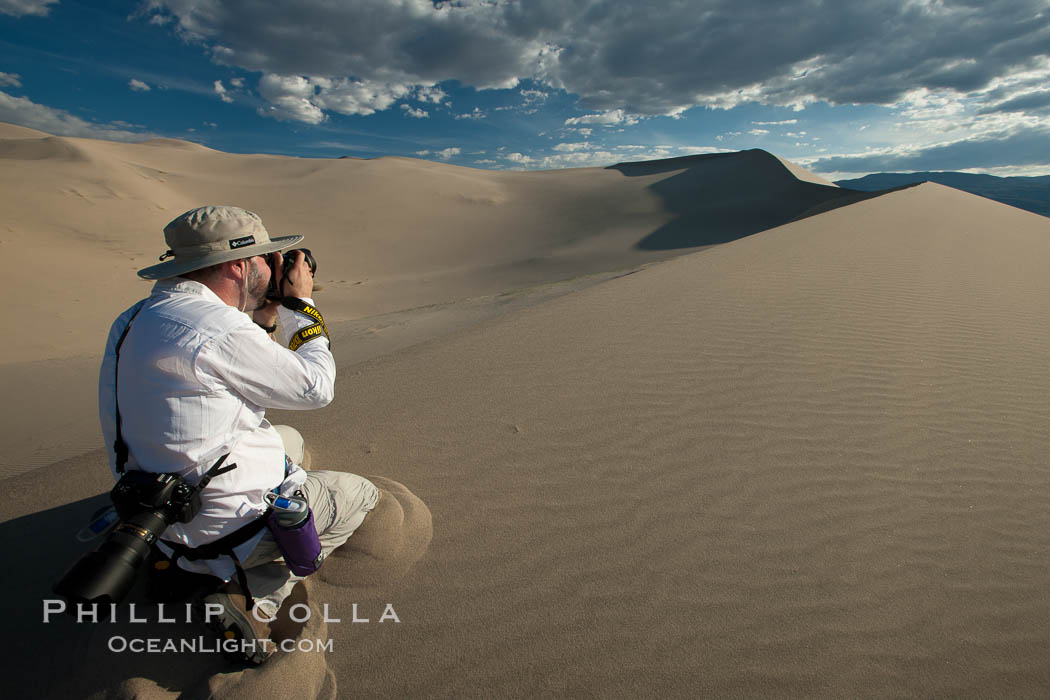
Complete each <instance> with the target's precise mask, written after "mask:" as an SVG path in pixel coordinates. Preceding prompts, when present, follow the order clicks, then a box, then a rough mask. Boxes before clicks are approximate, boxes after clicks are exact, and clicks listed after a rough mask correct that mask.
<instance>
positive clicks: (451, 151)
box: [434, 147, 460, 160]
mask: <svg viewBox="0 0 1050 700" xmlns="http://www.w3.org/2000/svg"><path fill="white" fill-rule="evenodd" d="M459 154H460V149H458V148H454V147H453V148H444V149H442V150H440V151H434V155H436V156H437V157H438V158H440V159H442V160H448V159H449V158H451V157H452V156H458V155H459Z"/></svg>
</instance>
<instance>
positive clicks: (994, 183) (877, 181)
mask: <svg viewBox="0 0 1050 700" xmlns="http://www.w3.org/2000/svg"><path fill="white" fill-rule="evenodd" d="M925 180H929V181H930V182H936V183H938V184H941V185H947V186H948V187H954V188H955V189H957V190H963V191H964V192H970V193H972V194H977V195H980V196H982V197H987V198H988V199H994V200H995V201H997V202H1002V203H1003V204H1009V205H1010V206H1011V207H1017V208H1018V209H1026V210H1028V211H1031V212H1035V213H1036V214H1042V215H1043V216H1050V175H1044V176H1042V177H995V176H994V175H972V174H970V173H876V174H874V175H866V176H864V177H862V178H858V179H856V180H836V181H835V184H836V185H838V186H839V187H845V188H847V189H851V190H861V191H863V192H873V191H875V190H887V189H890V188H892V187H900V186H901V185H910V184H912V183H916V182H923V181H925Z"/></svg>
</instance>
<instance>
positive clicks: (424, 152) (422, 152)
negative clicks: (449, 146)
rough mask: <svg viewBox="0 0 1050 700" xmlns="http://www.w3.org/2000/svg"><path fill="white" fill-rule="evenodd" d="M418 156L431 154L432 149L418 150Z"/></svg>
mask: <svg viewBox="0 0 1050 700" xmlns="http://www.w3.org/2000/svg"><path fill="white" fill-rule="evenodd" d="M416 155H417V156H429V155H430V151H416Z"/></svg>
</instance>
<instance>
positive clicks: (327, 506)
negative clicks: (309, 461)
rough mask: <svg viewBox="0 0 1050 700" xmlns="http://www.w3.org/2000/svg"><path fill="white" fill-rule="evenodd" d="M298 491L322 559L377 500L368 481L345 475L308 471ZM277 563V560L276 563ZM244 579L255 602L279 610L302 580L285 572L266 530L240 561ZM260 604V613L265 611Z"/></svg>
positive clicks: (352, 530) (340, 542) (352, 529)
mask: <svg viewBox="0 0 1050 700" xmlns="http://www.w3.org/2000/svg"><path fill="white" fill-rule="evenodd" d="M301 490H302V492H303V496H304V497H305V498H306V502H307V503H309V504H310V510H312V511H313V514H314V526H315V527H316V528H317V534H318V536H319V538H320V540H321V551H322V552H324V555H325V557H327V556H328V555H329V554H331V553H332V550H333V549H335V548H336V547H338V546H340V545H342V544H343V543H344V542H346V541H347V540H348V539H350V535H352V534H354V530H356V529H357V528H358V527H359V526H360V525H361V523H362V521H364V519H365V515H367V514H368V512H369V511H371V510H372V508H374V507H375V504H376V501H378V500H379V489H377V488H376V487H375V486H374V485H373V484H372V482H371V481H369V480H368V479H365V478H364V477H361V476H357V475H356V474H348V473H346V472H331V471H316V472H314V471H312V472H308V474H307V477H306V481H305V482H304V483H303V485H302V487H301ZM277 560H280V561H277ZM241 565H242V566H243V567H244V570H245V575H246V576H247V578H248V588H249V589H250V590H251V594H252V596H254V597H255V599H256V601H257V602H262V601H269V602H270V603H272V604H273V605H274V606H275V608H274V610H279V609H280V607H281V603H283V602H284V599H285V598H287V597H288V595H289V594H290V593H291V592H292V588H294V587H295V584H296V583H298V582H299V581H302V580H303V577H302V576H296V575H295V574H293V573H292V572H291V570H289V568H288V566H287V565H286V564H285V563H284V560H283V559H281V550H280V549H278V548H277V543H276V542H274V539H273V535H271V534H270V531H269V530H264V531H263V537H262V540H260V541H259V544H258V545H256V547H255V549H253V550H252V553H251V554H250V555H248V557H247V558H246V559H245V560H244V561H242V562H241ZM267 607H268V606H267V605H266V604H265V603H264V604H263V608H262V610H263V611H264V612H273V611H267V610H266V608H267Z"/></svg>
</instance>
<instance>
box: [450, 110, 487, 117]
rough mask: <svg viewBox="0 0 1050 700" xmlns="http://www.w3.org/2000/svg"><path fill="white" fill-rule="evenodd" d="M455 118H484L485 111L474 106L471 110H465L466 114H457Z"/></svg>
mask: <svg viewBox="0 0 1050 700" xmlns="http://www.w3.org/2000/svg"><path fill="white" fill-rule="evenodd" d="M455 118H456V119H484V118H485V113H484V112H482V111H481V110H480V109H478V108H477V107H475V108H474V111H473V112H467V113H466V114H457V115H456V116H455Z"/></svg>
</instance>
